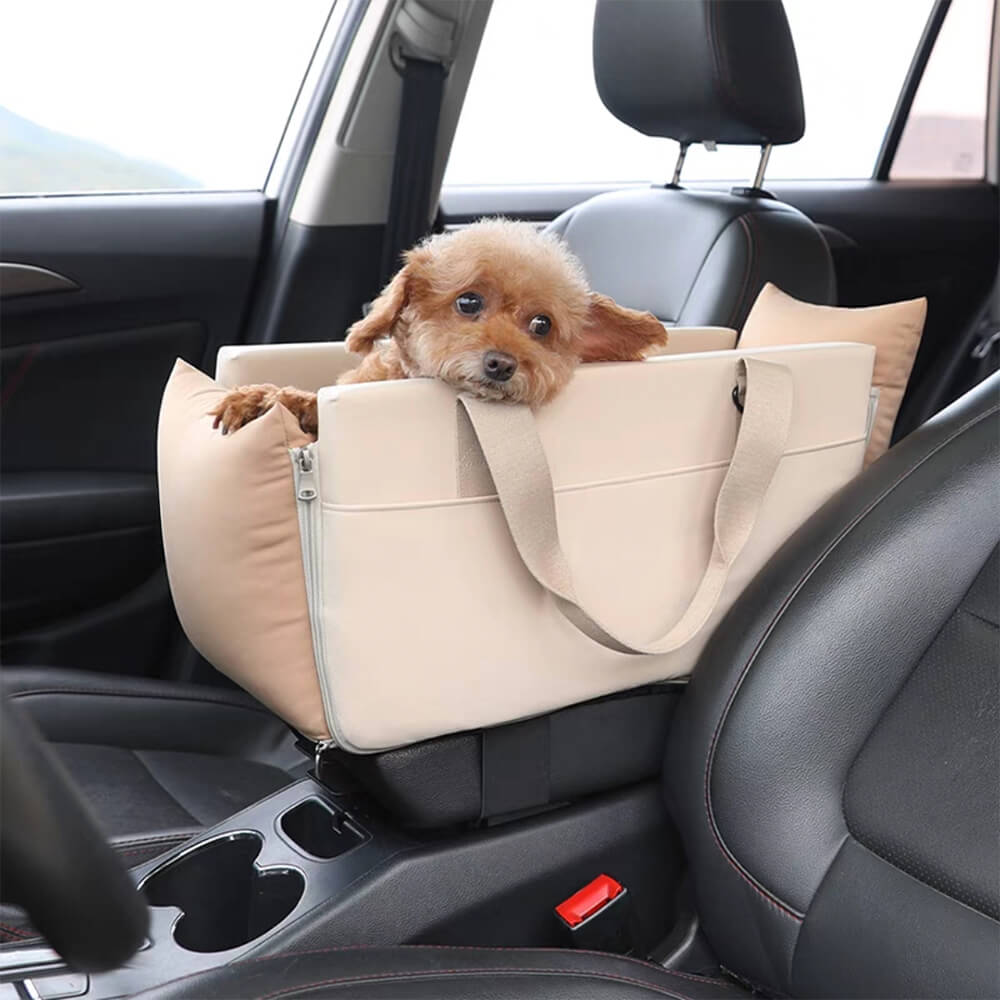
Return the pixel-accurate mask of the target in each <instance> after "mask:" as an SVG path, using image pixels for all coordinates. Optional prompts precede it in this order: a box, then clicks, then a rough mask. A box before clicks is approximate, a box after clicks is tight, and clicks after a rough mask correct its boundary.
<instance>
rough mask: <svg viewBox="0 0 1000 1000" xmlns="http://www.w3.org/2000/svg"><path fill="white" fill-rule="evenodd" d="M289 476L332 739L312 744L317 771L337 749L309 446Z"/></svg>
mask: <svg viewBox="0 0 1000 1000" xmlns="http://www.w3.org/2000/svg"><path fill="white" fill-rule="evenodd" d="M290 455H291V459H292V472H293V476H294V481H295V506H296V508H297V509H298V515H299V537H300V539H301V543H302V569H303V573H304V575H305V581H306V603H307V606H308V608H309V629H310V632H311V633H312V645H313V658H314V659H315V661H316V673H317V674H318V676H319V690H320V695H321V697H322V699H323V714H324V715H325V716H326V724H327V726H329V728H330V734H331V736H332V737H333V738H332V739H328V740H316V741H315V742H314V744H313V757H314V760H315V762H316V767H317V768H318V767H319V760H320V757H321V756H322V755H323V751H324V750H328V749H330V748H332V747H336V746H338V745H340V740H339V738H338V735H337V729H336V726H335V725H334V715H333V698H332V695H331V693H330V690H329V687H328V684H327V673H326V646H325V644H324V642H323V626H322V620H323V616H322V612H323V601H322V571H321V567H322V555H321V552H320V516H321V511H320V504H319V502H318V501H319V489H318V485H317V483H318V478H317V477H318V474H319V472H318V469H317V466H316V450H315V448H314V447H313V446H312V445H311V444H307V445H304V446H303V447H301V448H292V449H290Z"/></svg>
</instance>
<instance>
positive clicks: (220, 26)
mask: <svg viewBox="0 0 1000 1000" xmlns="http://www.w3.org/2000/svg"><path fill="white" fill-rule="evenodd" d="M330 7H331V0H295V2H294V3H280V2H277V0H210V2H205V0H171V2H170V3H169V4H165V5H164V4H147V3H136V2H135V0H87V2H86V3H81V2H79V0H50V2H46V3H18V2H14V0H0V23H2V24H3V30H2V31H0V194H6V195H10V194H35V193H46V194H51V193H67V192H87V191H89V192H119V191H148V190H178V189H183V190H191V189H198V188H207V189H214V190H252V189H257V188H261V187H263V185H264V182H265V180H266V178H267V173H268V170H269V168H270V165H271V161H272V160H273V158H274V154H275V151H276V149H277V146H278V143H279V141H280V139H281V133H282V130H283V129H284V127H285V122H286V121H287V120H288V115H289V113H290V112H291V109H292V105H293V103H294V101H295V96H296V93H297V91H298V88H299V86H300V85H301V82H302V78H303V76H304V75H305V72H306V69H307V68H308V65H309V59H310V57H311V55H312V53H313V51H314V49H315V47H316V43H317V41H318V40H319V36H320V33H321V31H322V28H323V24H324V22H325V19H326V17H327V15H328V13H329V11H330Z"/></svg>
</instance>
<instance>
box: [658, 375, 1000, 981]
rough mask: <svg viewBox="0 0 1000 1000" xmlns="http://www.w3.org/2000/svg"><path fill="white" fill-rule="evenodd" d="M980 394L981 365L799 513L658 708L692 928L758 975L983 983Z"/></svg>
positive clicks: (995, 772) (985, 563)
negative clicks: (824, 500)
mask: <svg viewBox="0 0 1000 1000" xmlns="http://www.w3.org/2000/svg"><path fill="white" fill-rule="evenodd" d="M998 410H1000V377H994V378H993V379H991V380H989V381H987V382H985V383H983V384H982V385H981V386H980V387H979V388H978V389H976V390H975V391H974V392H972V393H970V394H969V395H968V396H967V397H964V398H963V399H962V400H960V401H959V402H958V403H956V404H954V405H953V406H952V407H950V408H949V409H948V410H946V411H944V412H943V413H942V414H940V415H939V416H938V417H937V418H935V419H934V420H933V421H931V422H930V423H929V424H927V425H925V426H924V427H923V428H921V429H920V430H919V431H917V432H916V433H914V434H913V435H911V436H910V437H909V438H907V439H905V440H904V441H903V442H901V443H900V444H899V445H897V446H896V447H895V448H894V449H893V450H892V451H890V452H889V453H888V454H887V455H886V456H885V457H883V458H882V459H881V460H880V461H878V462H876V463H875V464H874V465H872V466H871V467H870V468H869V469H868V471H867V472H866V473H865V474H864V475H862V476H861V477H860V478H859V479H858V480H856V481H855V482H854V483H852V484H851V485H850V486H848V487H847V488H845V489H844V490H843V491H842V492H841V493H840V494H839V495H838V496H837V497H835V498H834V499H833V500H831V501H830V502H829V503H828V504H827V505H826V506H825V507H824V508H823V509H822V510H821V511H820V512H819V513H818V514H817V515H816V516H815V517H813V518H812V519H811V520H810V521H809V522H807V524H806V525H805V526H804V527H803V528H802V529H801V530H800V531H799V532H798V533H797V534H796V535H795V536H793V538H792V539H791V540H790V541H789V542H788V543H786V545H785V546H784V547H783V548H782V549H781V550H780V551H779V553H778V554H777V555H776V556H775V557H774V559H772V561H771V563H770V564H769V565H768V567H767V568H766V569H765V571H764V572H763V573H761V574H760V575H759V576H758V577H757V579H756V580H755V581H754V583H753V584H752V585H751V586H750V587H749V588H748V589H747V591H746V592H745V593H744V595H743V596H742V597H741V598H740V600H739V601H737V602H736V604H735V605H734V606H733V608H732V609H731V611H730V613H729V615H728V616H727V617H726V619H724V620H723V622H722V624H721V625H720V627H719V629H718V630H717V632H716V633H715V635H714V637H713V639H712V641H711V642H710V643H709V645H708V647H707V648H706V650H705V653H704V655H703V657H702V659H701V661H700V664H699V668H698V669H697V670H696V671H695V674H694V676H693V678H692V681H691V684H690V688H689V691H688V694H687V696H686V697H685V698H684V700H683V703H682V705H681V707H680V709H679V711H678V714H677V716H676V717H675V723H674V726H673V728H672V735H671V745H670V752H669V753H668V764H667V769H666V776H667V785H668V791H669V797H670V800H671V803H672V807H673V812H674V815H675V818H676V820H677V822H678V825H679V827H680V829H681V832H682V835H683V838H684V841H685V844H686V848H687V852H688V857H689V861H690V863H691V868H692V872H693V876H694V882H695V889H696V896H697V901H698V907H699V912H700V914H701V916H702V919H703V926H704V929H705V931H706V933H707V935H708V937H709V939H710V940H711V942H712V945H713V947H714V948H715V949H716V951H717V953H718V955H719V956H720V958H721V960H722V961H723V963H724V964H725V965H726V966H728V967H729V968H733V969H737V970H739V972H740V973H741V975H745V976H747V977H748V978H749V979H750V980H751V981H753V982H755V983H760V984H762V985H763V986H764V987H765V988H767V989H770V990H773V991H777V992H780V993H788V994H791V995H796V996H797V995H805V996H840V997H847V996H873V995H877V996H880V997H891V996H908V997H913V996H942V997H954V996H962V997H980V996H983V997H986V996H997V995H1000V971H998V969H1000V967H998V965H997V962H996V956H997V954H998V949H1000V925H998V923H997V921H996V919H995V916H996V904H997V892H996V883H997V880H998V872H997V859H996V825H995V817H996V813H997V807H998V805H997V788H998V787H1000V753H998V747H997V711H998V708H997V687H998V686H997V683H996V669H997V667H996V648H997V646H996V626H995V622H996V608H995V596H994V604H993V608H992V610H991V611H989V612H987V613H984V610H985V608H986V606H987V605H988V604H989V602H990V598H989V594H991V593H992V594H994V595H995V593H996V591H995V580H991V575H995V569H996V566H995V563H996V555H995V550H996V547H997V544H998V542H1000V518H998V517H997V507H996V498H997V490H998V485H1000V484H998V470H1000V435H998V434H997V413H998ZM888 956H898V958H896V959H895V960H890V959H889V958H888Z"/></svg>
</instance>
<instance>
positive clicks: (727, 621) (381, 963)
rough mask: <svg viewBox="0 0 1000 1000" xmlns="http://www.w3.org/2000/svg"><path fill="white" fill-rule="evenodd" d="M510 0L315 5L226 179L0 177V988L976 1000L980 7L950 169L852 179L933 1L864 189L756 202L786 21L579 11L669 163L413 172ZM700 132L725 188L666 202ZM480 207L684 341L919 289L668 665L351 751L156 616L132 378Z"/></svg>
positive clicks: (99, 992)
mask: <svg viewBox="0 0 1000 1000" xmlns="http://www.w3.org/2000/svg"><path fill="white" fill-rule="evenodd" d="M510 2H511V0H492V2H491V0H336V3H334V4H333V5H332V8H331V10H330V13H329V17H328V18H327V20H326V22H325V25H324V27H323V32H322V37H321V38H320V40H319V44H318V47H317V49H316V52H315V54H314V56H313V59H312V62H311V63H310V66H309V69H308V72H307V75H306V81H305V83H304V84H303V87H302V89H301V90H300V93H299V97H298V100H297V102H296V105H295V110H294V112H293V114H292V117H291V119H290V122H289V125H288V128H287V129H286V131H285V134H284V137H283V140H282V144H281V146H280V148H279V152H278V155H277V159H276V161H275V166H274V167H273V168H272V173H271V176H270V178H269V180H268V183H267V185H266V186H265V187H264V189H262V190H260V191H190V192H179V191H175V192H156V193H136V194H129V195H120V194H111V193H93V194H85V195H74V196H66V197H40V196H36V197H0V309H2V318H0V323H2V327H0V333H2V345H0V380H2V425H0V441H2V449H0V473H2V475H0V555H2V559H0V566H2V573H3V588H2V594H0V612H2V633H0V658H2V664H3V666H2V670H0V683H2V691H3V701H2V716H0V769H2V770H0V780H2V783H0V802H2V814H0V1000H6V998H8V997H9V998H11V1000H13V998H15V997H17V998H22V1000H24V998H30V1000H58V998H68V997H83V998H86V1000H105V998H112V997H122V996H135V995H142V996H144V997H146V996H148V997H150V998H157V1000H160V998H162V1000H166V998H198V997H218V998H228V997H232V998H241V997H244V998H245V997H256V998H260V1000H267V998H277V997H288V998H291V997H320V996H330V997H341V996H343V997H373V998H374V997H435V998H446V997H456V998H457V997H469V998H473V997H482V998H492V1000H500V998H506V997H511V998H514V997H518V998H521V997H523V998H528V997H538V998H543V997H551V998H556V997H559V998H581V1000H582V998H603V997H622V998H625V997H647V996H667V997H675V998H692V1000H696V998H714V997H718V998H723V997H741V996H766V997H783V996H784V997H858V998H876V997H878V998H883V997H900V998H904V997H905V998H914V997H940V998H956V1000H957V998H978V997H983V998H989V997H997V996H1000V836H998V834H1000V655H998V654H1000V644H998V639H997V629H998V627H1000V516H998V504H997V500H998V497H1000V374H997V373H996V370H997V367H998V364H1000V283H998V267H1000V222H998V220H1000V205H998V188H997V183H998V176H1000V95H998V87H1000V82H998V81H1000V72H997V66H998V65H1000V55H998V53H1000V7H998V5H997V4H996V3H992V2H991V3H990V6H989V13H990V23H989V30H990V32H991V43H990V45H991V48H990V53H991V60H990V80H989V87H990V91H989V95H988V103H987V112H986V120H985V147H986V150H985V166H984V171H983V176H982V177H981V178H980V179H972V180H970V179H955V178H950V177H949V178H936V177H925V178H923V179H914V180H900V179H892V178H891V177H890V172H891V169H892V163H893V157H894V155H895V154H896V151H897V148H898V146H899V144H900V139H901V136H902V135H903V131H904V129H905V127H906V123H907V118H908V115H909V114H910V111H911V107H912V105H913V101H914V95H915V94H916V92H917V90H918V88H919V86H920V83H921V78H922V75H923V74H924V72H925V70H926V67H927V65H928V62H929V60H930V59H931V58H932V55H933V50H934V47H935V43H936V42H937V40H938V38H939V36H940V34H941V32H942V27H943V26H944V25H946V24H947V19H948V18H949V16H952V14H953V13H954V10H955V9H957V8H958V7H960V6H961V5H962V4H963V3H966V2H969V0H935V2H934V3H933V4H932V5H931V7H930V15H929V18H928V21H927V23H926V25H925V27H924V29H923V32H922V35H921V37H920V40H919V43H918V45H917V49H916V51H915V52H914V53H913V56H912V61H911V64H910V69H909V72H908V73H907V76H906V79H905V80H904V81H903V86H902V89H901V92H900V94H899V97H898V99H897V102H896V106H895V109H894V112H893V116H892V119H891V120H890V121H887V122H886V123H885V126H886V131H885V139H884V142H883V145H882V149H881V151H880V154H879V158H878V162H877V163H876V164H875V166H874V169H873V174H872V176H871V177H870V178H868V179H864V180H810V181H785V180H774V181H773V182H771V181H768V176H767V166H768V160H769V157H770V155H771V152H772V148H773V147H779V146H786V145H791V144H794V143H796V142H798V141H799V140H800V139H801V138H802V136H803V134H804V133H806V132H807V131H808V129H809V122H808V120H807V115H806V113H805V112H806V107H807V105H806V104H805V103H804V100H803V87H802V82H801V79H800V69H799V63H798V61H797V56H796V47H795V43H794V40H793V34H792V32H791V30H790V29H789V26H788V21H787V19H786V14H785V10H784V8H783V6H782V3H781V0H681V2H678V0H597V2H596V7H595V11H594V17H593V24H592V43H593V51H592V62H593V74H594V81H595V84H596V87H597V92H598V94H599V95H600V99H601V101H602V102H603V105H604V107H605V108H606V111H607V113H609V114H610V115H613V116H614V117H615V118H616V119H617V120H618V121H619V122H621V123H623V124H624V125H626V126H628V127H629V128H631V129H632V130H634V131H636V132H638V133H641V134H643V135H645V136H652V137H657V138H659V139H669V140H673V141H675V142H676V143H677V144H678V146H677V149H676V150H675V152H676V151H678V150H679V153H678V156H677V160H676V164H675V163H674V162H667V161H666V160H665V161H664V176H663V177H661V178H659V179H657V180H656V181H655V182H654V183H645V184H622V185H618V186H613V185H589V186H588V185H580V184H573V183H567V184H565V185H509V186H496V185H453V186H449V185H447V184H443V178H444V177H445V170H446V166H447V163H448V160H449V155H450V153H451V149H452V144H453V141H454V138H455V134H456V129H457V128H458V127H459V122H460V117H461V114H462V108H463V102H464V101H465V98H466V93H467V90H468V88H469V85H470V79H472V78H473V75H474V71H475V66H476V61H477V55H478V53H479V51H480V46H481V43H482V40H483V37H484V33H485V32H486V31H487V30H488V25H489V20H490V17H491V7H492V8H496V7H498V6H502V5H504V4H505V3H510ZM536 55H537V53H536ZM483 141H484V142H486V141H489V140H488V138H487V137H486V136H485V135H484V139H483ZM706 142H707V143H709V144H710V145H712V146H714V145H715V144H719V145H723V146H744V147H748V148H749V149H750V150H751V152H752V155H753V157H754V158H755V159H756V158H757V156H758V155H759V163H758V167H757V170H756V174H755V176H753V177H752V178H751V177H747V178H746V179H745V180H743V181H740V182H739V183H738V184H737V185H736V186H733V185H732V184H718V183H713V182H705V181H697V180H693V181H688V180H685V175H684V168H685V157H686V156H687V154H688V150H689V147H692V148H693V147H698V146H699V144H701V143H706ZM664 148H665V149H666V148H667V147H666V146H665V147H664ZM533 155H540V154H533ZM541 155H544V154H541ZM2 156H3V152H2V148H0V169H2ZM671 175H672V180H670V176H671ZM492 216H503V217H506V218H509V219H514V220H520V221H524V222H529V223H532V224H534V225H536V226H538V227H539V228H540V229H545V230H546V231H548V232H551V233H552V234H555V235H556V236H558V237H559V238H560V239H561V240H562V241H564V242H565V244H566V245H568V247H569V248H570V249H571V250H572V252H573V253H574V254H575V255H576V256H577V258H578V259H579V260H580V262H581V263H582V265H583V267H584V270H585V271H586V274H587V277H588V279H589V281H590V283H591V285H592V287H593V288H594V289H595V290H596V291H597V292H600V293H603V294H605V295H609V296H611V297H613V298H614V299H615V300H616V301H617V302H619V303H621V304H622V305H625V306H627V307H630V308H632V309H638V310H648V311H649V312H651V313H653V314H654V316H655V317H656V318H658V319H659V320H660V321H661V322H662V323H664V324H665V325H666V326H667V328H668V332H669V330H670V329H672V328H683V329H682V330H680V329H679V332H681V333H682V336H688V335H689V333H688V331H690V330H693V331H695V332H696V333H697V334H698V336H699V337H704V338H706V342H705V344H704V345H703V346H699V347H697V348H696V347H693V346H692V347H689V348H687V349H690V350H692V351H693V350H696V349H697V350H723V349H725V350H728V349H732V348H733V347H734V346H735V344H734V341H735V339H736V336H737V335H736V334H735V333H733V331H739V330H741V329H742V328H743V326H744V323H745V321H746V319H747V317H748V315H749V313H750V311H751V308H752V307H753V305H754V303H755V301H756V300H757V298H758V295H759V293H760V292H761V290H762V289H763V288H764V287H765V286H766V285H767V284H768V283H771V284H774V285H776V286H778V287H779V288H780V289H782V290H783V291H784V292H786V293H787V294H789V295H791V296H794V297H795V298H797V299H799V300H802V301H804V302H808V303H813V304H815V305H818V306H839V307H850V308H862V307H868V306H874V305H879V304H882V303H890V302H897V301H900V300H903V299H912V298H915V297H918V296H926V298H927V303H928V304H927V321H926V325H925V327H924V333H923V337H922V340H921V341H920V347H919V351H918V352H917V354H916V360H915V363H914V364H913V369H912V373H911V374H910V378H909V384H908V387H907V389H906V393H905V395H904V397H903V400H902V405H901V408H900V410H899V415H898V418H897V420H896V424H895V430H894V432H893V438H892V447H891V448H889V450H888V451H887V452H886V453H885V454H884V455H883V456H882V457H881V458H879V459H877V460H876V461H874V462H873V463H872V464H871V465H869V466H868V467H867V468H866V469H865V470H864V471H863V472H862V473H861V474H860V475H858V476H856V477H855V478H853V479H852V480H851V481H850V482H848V483H847V485H846V486H845V487H843V488H842V489H840V490H839V491H837V492H836V493H835V494H834V495H833V496H832V498H831V499H829V500H828V501H827V502H826V503H825V504H823V506H822V507H821V508H820V509H819V510H818V511H817V512H816V513H815V514H813V515H812V516H811V517H810V518H808V520H806V522H805V523H804V524H802V525H801V527H799V528H798V529H797V530H795V531H794V532H793V533H792V534H791V536H790V537H789V538H788V540H787V541H786V542H785V543H784V544H783V545H781V547H780V548H779V549H778V550H777V552H776V553H775V554H774V555H773V556H772V557H771V558H770V559H769V560H768V561H767V562H766V565H764V568H763V569H762V570H761V571H760V572H759V573H758V574H757V575H756V576H755V577H754V578H753V579H752V580H751V581H750V583H749V584H748V585H747V586H746V588H745V589H744V590H743V592H742V593H741V594H740V596H739V597H738V598H737V599H736V600H735V602H734V603H733V604H732V606H731V607H730V608H729V610H728V612H727V613H726V615H725V617H724V618H723V619H722V621H721V623H720V624H719V625H718V627H717V628H716V629H715V630H714V632H713V633H712V635H711V637H710V638H709V640H708V642H707V644H706V645H705V646H704V648H703V649H702V651H701V653H700V655H699V656H698V658H697V663H696V664H695V666H694V669H693V670H692V672H691V675H690V679H688V678H683V679H679V680H676V679H675V680H669V681H665V682H659V683H649V684H644V685H642V686H640V687H632V688H629V689H627V690H621V691H616V692H615V693H613V694H610V695H607V696H603V697H599V698H596V699H590V700H587V701H584V702H582V703H579V704H570V705H567V706H566V707H562V708H559V709H558V710H556V711H553V712H550V713H546V714H543V715H534V716H531V717H528V718H520V719H515V720H513V721H509V722H507V723H506V724H503V725H497V726H492V727H484V728H466V729H465V730H462V731H457V732H450V733H447V734H444V735H441V736H438V737H436V738H433V739H424V740H422V741H420V742H414V743H410V744H408V745H405V746H399V747H396V748H392V749H386V750H380V751H378V752H367V753H354V752H349V750H347V749H345V748H344V747H343V746H338V745H337V744H336V741H335V740H317V739H312V738H309V737H308V736H306V735H304V734H303V733H301V732H299V731H296V730H295V729H293V728H292V727H291V726H290V725H289V724H288V723H286V722H285V721H284V720H283V719H282V718H281V717H279V715H278V714H275V713H274V712H273V711H272V710H271V709H270V708H268V707H267V706H265V705H264V704H262V703H261V702H260V701H258V700H257V699H255V698H254V697H253V696H252V695H251V694H249V693H247V692H246V691H244V690H242V689H240V687H239V686H238V685H237V684H236V683H234V682H233V681H231V680H230V679H229V678H227V677H225V676H223V674H221V673H220V672H219V671H218V670H217V669H216V666H217V664H213V663H212V662H210V660H209V659H206V658H205V657H203V656H202V655H201V653H199V651H198V650H197V649H196V648H195V646H194V645H192V643H191V641H190V640H189V638H188V636H187V635H186V634H185V630H184V628H183V627H182V625H181V621H180V620H179V618H178V613H177V610H176V609H175V604H174V600H173V598H172V596H171V585H170V581H169V580H168V575H167V568H166V565H165V562H164V541H163V537H162V533H161V519H160V518H161V514H160V501H159V488H158V479H157V473H158V467H157V419H158V413H159V409H160V404H161V397H162V395H163V391H164V385H165V384H166V382H167V379H168V376H169V375H170V371H171V368H172V366H173V365H174V362H175V360H176V359H178V358H180V359H183V360H184V361H186V362H188V363H189V364H190V365H192V366H195V367H197V368H199V369H201V370H203V371H205V372H209V373H211V372H212V371H215V370H216V365H217V359H218V363H219V370H220V371H221V370H222V368H223V367H224V365H225V364H226V363H230V362H232V359H233V358H236V357H237V355H236V354H233V353H230V354H227V353H226V352H225V351H223V352H222V353H221V354H220V351H221V350H222V349H223V348H229V349H230V351H231V352H232V351H238V350H243V349H244V348H245V349H246V350H247V351H250V350H251V349H253V350H254V351H256V350H263V349H265V348H267V349H271V348H275V349H277V348H290V346H291V345H315V344H320V343H324V342H327V341H341V340H343V338H344V334H345V332H346V330H347V328H348V327H349V326H350V325H351V323H353V322H354V321H355V320H356V319H358V318H359V317H361V316H362V314H363V311H364V309H365V307H366V304H367V303H370V302H371V300H372V299H373V298H374V297H375V296H376V295H377V293H378V291H379V289H380V288H381V287H382V285H383V284H384V282H385V280H386V279H387V278H388V277H389V276H390V275H391V274H392V272H393V271H394V270H395V268H396V264H397V262H398V255H399V252H400V251H401V250H403V249H405V248H406V247H408V246H410V245H411V244H412V243H413V242H415V240H416V239H417V238H419V237H421V236H423V235H426V233H428V232H431V231H433V232H446V231H451V230H459V229H461V228H462V227H465V226H467V225H469V224H470V223H473V222H475V221H476V220H478V219H480V218H484V217H492ZM698 331H700V333H699V332H698ZM726 331H729V333H727V332H726ZM727 337H728V338H729V339H728V340H727V339H726V338H727ZM720 338H721V339H720ZM681 342H682V343H687V341H684V340H683V339H682V340H681ZM690 343H692V344H693V343H694V341H691V342H690ZM247 356H248V357H250V356H251V355H249V354H248V355H247ZM254 356H257V355H254ZM260 356H263V355H260ZM303 357H304V358H305V359H306V363H310V364H311V363H312V362H311V361H310V360H309V359H310V358H311V357H312V355H308V356H307V355H305V354H304V355H303ZM226 358H229V359H230V362H227V361H226ZM220 380H221V375H220ZM735 398H736V397H735V396H734V401H735ZM727 405H728V404H727ZM737 405H739V404H738V403H737ZM597 419H600V418H599V416H598V418H597ZM160 472H161V475H162V469H161V470H160ZM195 485H197V484H195ZM246 627H247V623H246V622H245V621H242V620H241V619H240V618H239V616H236V615H234V616H232V618H231V619H230V620H229V621H228V622H227V623H226V628H227V629H231V630H232V631H233V634H235V635H239V634H240V633H241V632H242V631H243V630H245V629H246ZM414 641H416V640H414ZM474 656H475V651H474V650H470V653H469V658H470V663H469V681H468V686H467V690H466V691H465V692H463V696H464V697H467V698H468V699H469V700H470V701H472V700H474V699H475V698H476V696H477V693H476V677H475V665H474V662H472V661H473V660H474ZM282 666H283V664H282V663H281V662H280V657H279V658H278V662H275V663H274V664H273V670H274V671H275V672H276V673H277V674H278V675H279V676H280V671H281V670H282ZM566 666H567V667H568V666H569V665H566Z"/></svg>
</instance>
